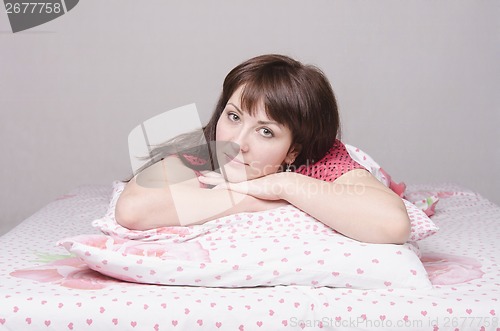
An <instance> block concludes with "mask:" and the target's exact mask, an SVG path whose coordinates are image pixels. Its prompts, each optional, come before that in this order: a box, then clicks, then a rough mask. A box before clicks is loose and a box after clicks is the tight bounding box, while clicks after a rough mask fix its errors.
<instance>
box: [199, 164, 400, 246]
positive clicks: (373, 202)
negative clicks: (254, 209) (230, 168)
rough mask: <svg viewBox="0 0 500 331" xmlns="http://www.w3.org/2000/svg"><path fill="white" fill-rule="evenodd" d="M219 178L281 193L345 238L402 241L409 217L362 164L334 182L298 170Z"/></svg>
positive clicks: (251, 190)
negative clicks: (246, 178) (240, 179)
mask: <svg viewBox="0 0 500 331" xmlns="http://www.w3.org/2000/svg"><path fill="white" fill-rule="evenodd" d="M200 180H201V181H202V182H204V183H208V184H219V185H220V186H221V187H229V188H230V189H231V190H234V191H236V192H240V193H247V194H251V195H254V196H256V197H258V198H261V199H270V200H272V199H283V200H286V201H288V202H289V203H291V204H292V205H294V206H296V207H297V208H299V209H301V210H303V211H305V212H306V213H308V214H310V215H311V216H313V217H314V218H316V219H317V220H319V221H320V222H322V223H324V224H325V225H327V226H329V227H331V228H332V229H335V230H336V231H338V232H340V233H342V234H344V235H345V236H348V237H350V238H353V239H356V240H359V241H363V242H370V243H397V244H399V243H404V242H406V240H407V239H408V236H409V232H410V221H409V218H408V214H407V212H406V208H405V206H404V203H403V201H402V200H401V198H400V197H398V196H397V195H396V194H395V193H393V192H392V191H391V190H390V189H389V188H387V187H385V186H384V185H383V184H382V183H380V182H379V181H378V180H377V179H376V178H375V177H373V176H372V175H371V174H370V173H369V172H367V171H365V170H352V171H349V172H348V173H346V174H344V175H343V176H341V177H339V178H338V179H337V180H335V181H334V182H325V181H322V180H319V179H315V178H311V177H308V176H304V175H300V174H297V173H293V172H290V173H286V172H282V173H277V174H272V175H268V176H265V177H261V178H258V179H255V180H251V181H247V182H242V183H235V184H233V183H223V184H220V181H219V182H218V183H217V182H216V181H215V180H212V179H207V178H205V177H203V178H200Z"/></svg>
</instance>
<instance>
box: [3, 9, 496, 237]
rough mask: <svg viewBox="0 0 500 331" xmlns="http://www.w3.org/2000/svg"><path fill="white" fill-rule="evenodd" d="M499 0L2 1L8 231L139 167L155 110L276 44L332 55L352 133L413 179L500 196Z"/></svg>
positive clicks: (307, 54)
mask: <svg viewBox="0 0 500 331" xmlns="http://www.w3.org/2000/svg"><path fill="white" fill-rule="evenodd" d="M499 17H500V2H498V1H463V0H442V1H411V0H410V1H396V0H394V1H389V0H380V1H356V0H354V1H353V0H349V1H347V0H346V1H326V0H324V1H290V0H278V1H262V0H259V1H246V2H239V1H220V0H219V1H210V2H208V1H184V2H181V1H163V0H162V1H160V0H149V1H140V2H139V1H132V0H107V1H102V0H85V1H80V3H79V4H78V6H77V7H75V8H74V9H73V10H72V11H70V12H69V13H68V14H66V15H64V16H62V17H60V18H58V19H56V20H54V21H51V22H49V23H47V24H44V25H41V26H39V27H36V28H34V29H31V30H28V31H25V32H21V33H17V34H13V33H12V32H10V26H9V24H8V21H7V15H6V14H5V13H4V12H0V112H1V120H0V158H1V161H2V162H1V172H0V180H1V188H0V233H4V232H6V231H7V230H9V229H10V228H12V227H13V226H15V225H16V224H18V223H19V222H21V221H22V220H23V219H24V218H26V217H28V216H29V215H31V214H32V213H34V212H35V211H37V210H38V209H40V208H41V207H42V206H44V205H45V204H47V203H49V202H50V201H52V200H53V199H55V198H57V197H58V196H61V195H63V194H64V193H65V192H67V191H68V190H71V189H72V188H75V187H77V186H79V185H87V184H106V185H108V184H110V183H111V181H112V180H114V179H122V178H124V177H126V176H127V175H128V174H129V172H130V164H129V158H128V146H127V136H128V133H129V132H130V130H132V128H134V127H135V126H136V125H137V124H139V123H140V122H142V121H144V120H146V119H148V118H150V117H152V116H155V115H157V114H160V113H162V112H164V111H166V110H168V109H171V108H174V107H178V106H181V105H185V104H189V103H192V102H196V104H197V106H198V110H199V111H200V112H201V117H202V120H203V121H204V122H205V121H206V120H207V119H208V116H209V114H210V112H211V110H212V108H213V106H214V104H215V102H216V100H217V97H218V94H219V91H220V87H221V83H222V80H223V78H224V76H225V74H226V73H227V72H228V71H229V70H230V69H231V68H232V67H234V66H235V65H236V64H238V63H240V62H242V61H243V60H245V59H247V58H249V57H252V56H254V55H258V54H262V53H271V52H272V53H284V54H287V55H291V56H293V57H295V58H297V59H299V60H301V61H303V62H306V63H313V64H316V65H318V66H319V67H321V68H322V69H323V70H324V72H325V73H326V74H327V76H328V77H329V78H330V80H331V82H332V85H333V87H334V90H335V92H336V95H337V97H338V101H339V105H340V109H341V114H342V120H343V132H344V137H343V140H344V141H345V142H347V143H350V144H353V145H356V146H358V147H360V148H362V149H364V150H365V151H367V152H368V153H369V154H370V155H371V156H372V157H373V158H375V160H377V161H378V162H379V163H380V164H382V165H383V166H384V167H385V168H386V170H388V171H389V173H391V174H392V175H393V177H395V178H396V179H397V180H404V181H406V182H408V183H436V182H453V183H457V184H460V185H462V186H464V187H467V188H470V189H473V190H474V191H477V192H479V193H481V194H482V195H484V196H486V197H487V198H489V199H490V200H492V201H494V202H496V203H497V204H500V192H499V187H500V185H499V184H500V182H499V176H498V170H499V169H500V147H499V138H500V134H499V133H498V127H499V126H500V116H499V112H500V109H499V106H500V93H499V91H500V82H499V77H500V65H499V61H498V59H499V58H500V20H499V19H498V18H499Z"/></svg>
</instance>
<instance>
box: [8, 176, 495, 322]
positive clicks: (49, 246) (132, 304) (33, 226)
mask: <svg viewBox="0 0 500 331" xmlns="http://www.w3.org/2000/svg"><path fill="white" fill-rule="evenodd" d="M110 194H111V188H110V187H95V186H90V187H83V188H79V189H77V190H74V191H72V192H69V193H68V194H66V195H64V196H61V198H60V199H58V200H56V201H54V202H52V203H50V204H49V205H47V206H46V207H44V208H43V209H42V210H40V211H39V212H37V213H36V214H34V215H33V216H31V217H30V218H28V219H27V220H25V221H24V222H23V223H22V224H20V225H19V226H18V227H16V228H15V229H13V230H12V231H11V232H9V233H7V234H6V235H4V236H2V237H0V251H1V252H2V253H1V254H0V302H1V304H0V330H277V331H280V330H283V331H288V330H299V331H301V330H337V329H341V330H359V329H364V330H447V331H454V330H458V331H468V330H478V331H479V330H484V331H498V330H500V323H499V314H500V303H499V300H500V259H499V254H498V252H499V251H500V246H499V245H500V243H499V240H498V238H500V226H499V225H500V224H499V222H500V207H498V206H496V205H494V204H492V203H491V202H489V201H488V200H487V199H485V198H483V197H482V196H480V195H479V194H477V193H475V192H471V191H469V190H465V189H462V188H460V187H458V186H455V185H449V184H442V185H409V186H408V193H407V195H408V197H409V198H410V199H412V200H413V199H418V198H419V197H426V196H429V195H435V196H439V198H440V202H439V204H438V205H437V207H436V211H435V215H434V216H433V217H434V221H435V222H436V224H437V225H438V226H439V227H440V231H439V232H438V233H436V234H435V235H433V236H431V237H428V238H425V239H423V240H421V241H419V246H420V250H421V253H422V259H423V260H424V261H430V260H432V261H433V265H432V268H430V265H429V264H428V262H424V266H426V267H427V268H428V269H429V270H428V272H429V275H433V276H434V277H433V278H432V279H434V280H438V276H439V278H440V281H439V282H436V283H435V284H433V287H432V289H414V290H412V289H396V288H387V289H375V290H364V289H353V288H330V287H315V286H306V285H304V286H297V285H289V286H269V287H255V288H238V289H236V288H216V287H215V288H209V287H190V286H165V285H162V286H158V285H145V284H135V283H130V282H123V281H117V280H114V279H112V278H108V277H103V276H100V274H99V273H97V272H94V271H92V270H89V269H88V268H86V267H85V266H84V265H83V263H78V261H79V260H78V259H75V258H74V257H70V256H68V253H67V251H66V250H65V249H64V248H63V247H58V246H56V245H55V242H57V241H59V240H60V239H61V238H65V237H71V236H76V235H81V234H95V235H100V232H99V231H98V229H96V228H93V227H92V226H91V224H90V223H91V221H92V220H94V219H97V218H99V217H101V216H102V215H103V214H104V213H105V212H106V208H107V206H108V204H109V197H110ZM262 254H265V253H262ZM440 254H442V255H443V256H444V254H445V255H446V261H447V263H446V264H442V263H441V262H440V260H438V259H436V258H435V257H436V256H438V257H439V256H440ZM450 256H454V257H455V261H458V260H459V259H458V258H462V261H467V260H471V259H472V260H474V261H475V263H469V264H467V262H461V263H458V262H455V263H454V264H452V263H451V262H452V261H451V258H450ZM431 258H432V259H431ZM441 260H444V259H441ZM440 263H441V264H440ZM440 266H441V267H440ZM473 269H474V270H475V273H474V274H473V273H471V272H470V271H472V270H473ZM464 274H468V275H469V277H466V278H462V277H460V276H461V275H464ZM444 275H449V277H448V280H447V281H443V276H444ZM471 275H472V276H471ZM452 276H453V277H452Z"/></svg>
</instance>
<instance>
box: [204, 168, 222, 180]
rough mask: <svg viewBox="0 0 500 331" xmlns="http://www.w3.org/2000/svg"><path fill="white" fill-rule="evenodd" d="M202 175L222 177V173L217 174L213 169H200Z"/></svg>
mask: <svg viewBox="0 0 500 331" xmlns="http://www.w3.org/2000/svg"><path fill="white" fill-rule="evenodd" d="M201 173H202V175H203V176H205V177H214V178H222V174H219V173H218V172H215V171H206V170H205V171H202V172H201Z"/></svg>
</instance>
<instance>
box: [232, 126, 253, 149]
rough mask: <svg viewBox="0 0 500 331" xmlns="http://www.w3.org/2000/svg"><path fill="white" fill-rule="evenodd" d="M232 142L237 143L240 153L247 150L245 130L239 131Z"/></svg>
mask: <svg viewBox="0 0 500 331" xmlns="http://www.w3.org/2000/svg"><path fill="white" fill-rule="evenodd" d="M233 143H235V144H238V146H239V149H240V151H241V152H242V153H245V152H248V149H249V145H248V137H247V134H246V133H245V132H241V131H240V132H239V133H238V134H237V135H236V136H235V137H234V139H233Z"/></svg>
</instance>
